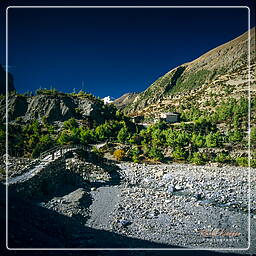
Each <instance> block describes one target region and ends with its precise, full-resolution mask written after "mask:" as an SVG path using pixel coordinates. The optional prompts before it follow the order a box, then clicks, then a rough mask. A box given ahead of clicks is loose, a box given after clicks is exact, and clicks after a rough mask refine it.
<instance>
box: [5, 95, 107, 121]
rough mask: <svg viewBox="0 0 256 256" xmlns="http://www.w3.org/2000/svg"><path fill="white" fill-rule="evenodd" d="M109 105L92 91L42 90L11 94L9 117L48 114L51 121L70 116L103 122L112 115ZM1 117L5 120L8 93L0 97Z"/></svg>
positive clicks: (47, 118) (29, 118)
mask: <svg viewBox="0 0 256 256" xmlns="http://www.w3.org/2000/svg"><path fill="white" fill-rule="evenodd" d="M109 114H110V113H109V110H108V108H107V106H104V103H103V101H102V100H99V99H97V98H96V97H94V96H92V95H91V94H86V93H78V94H65V93H61V92H57V91H55V90H41V92H40V93H37V95H35V96H26V95H22V94H13V95H9V99H8V119H9V121H14V120H15V119H17V118H20V119H22V120H23V121H25V122H29V121H31V120H33V119H39V120H41V119H42V118H46V120H47V121H48V122H49V123H53V122H55V121H60V122H62V121H66V120H68V119H69V118H72V117H74V118H76V119H85V120H88V121H93V120H94V121H96V122H101V121H102V120H105V119H106V118H107V117H108V116H109ZM0 119H1V120H2V121H5V97H0Z"/></svg>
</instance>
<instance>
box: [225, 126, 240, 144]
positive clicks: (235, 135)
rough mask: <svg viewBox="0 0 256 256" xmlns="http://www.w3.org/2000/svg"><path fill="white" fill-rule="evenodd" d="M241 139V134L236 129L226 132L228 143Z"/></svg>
mask: <svg viewBox="0 0 256 256" xmlns="http://www.w3.org/2000/svg"><path fill="white" fill-rule="evenodd" d="M242 139H243V133H242V132H241V131H239V130H238V129H235V130H234V131H229V132H228V140H229V142H239V141H241V140H242Z"/></svg>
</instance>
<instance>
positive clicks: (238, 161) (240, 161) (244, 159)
mask: <svg viewBox="0 0 256 256" xmlns="http://www.w3.org/2000/svg"><path fill="white" fill-rule="evenodd" d="M236 164H237V165H239V166H243V167H246V166H248V157H237V158H236Z"/></svg>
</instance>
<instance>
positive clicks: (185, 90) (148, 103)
mask: <svg viewBox="0 0 256 256" xmlns="http://www.w3.org/2000/svg"><path fill="white" fill-rule="evenodd" d="M248 46H249V44H248V32H246V33H244V34H242V35H241V36H239V37H237V38H235V39H234V40H232V41H229V42H227V43H225V44H223V45H221V46H218V47H216V48H214V49H213V50H211V51H209V52H207V53H205V54H203V55H202V56H200V57H199V58H197V59H195V60H193V61H191V62H188V63H184V64H182V65H180V66H178V67H176V68H174V69H172V70H171V71H169V72H168V73H166V74H165V75H164V76H162V77H160V78H159V79H158V80H156V81H155V82H154V83H153V84H152V85H150V86H149V87H148V88H147V89H146V90H145V91H143V92H141V93H139V94H138V95H136V97H134V98H133V99H132V102H131V103H129V104H127V105H126V106H125V108H124V112H125V113H127V114H130V115H140V114H143V115H149V114H151V115H154V114H155V113H156V112H157V111H158V110H159V109H160V111H162V110H163V109H168V110H172V111H175V110H176V111H177V110H179V106H181V105H182V104H183V101H182V100H183V99H184V96H187V97H190V96H193V97H194V98H195V99H196V102H200V100H201V98H204V100H203V101H204V102H206V99H208V98H209V97H210V96H211V95H212V93H214V94H216V93H218V92H219V94H218V97H219V96H220V97H219V98H218V99H219V101H221V98H222V96H224V97H226V96H227V95H230V96H232V95H231V94H234V95H233V96H234V97H236V95H238V94H241V93H242V94H245V95H246V94H247V92H248V82H247V81H248V68H247V67H248ZM250 61H251V65H252V66H251V72H252V74H254V73H255V72H254V71H255V28H252V29H251V30H250ZM254 87H255V78H254V77H251V90H252V91H253V92H255V88H254ZM225 91H226V92H227V93H226V94H225ZM122 98H124V99H125V98H126V97H124V96H122V97H121V98H119V99H118V100H119V101H121V100H122ZM118 100H117V101H118ZM186 100H188V99H186ZM189 100H191V99H189ZM119 104H120V103H119ZM200 105H202V104H200ZM177 107H178V109H177ZM152 111H153V112H152Z"/></svg>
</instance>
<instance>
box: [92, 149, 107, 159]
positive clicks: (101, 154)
mask: <svg viewBox="0 0 256 256" xmlns="http://www.w3.org/2000/svg"><path fill="white" fill-rule="evenodd" d="M92 152H93V153H94V154H95V155H96V156H97V157H99V158H102V157H103V156H104V153H103V152H102V151H101V150H100V149H99V148H96V147H93V148H92Z"/></svg>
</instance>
